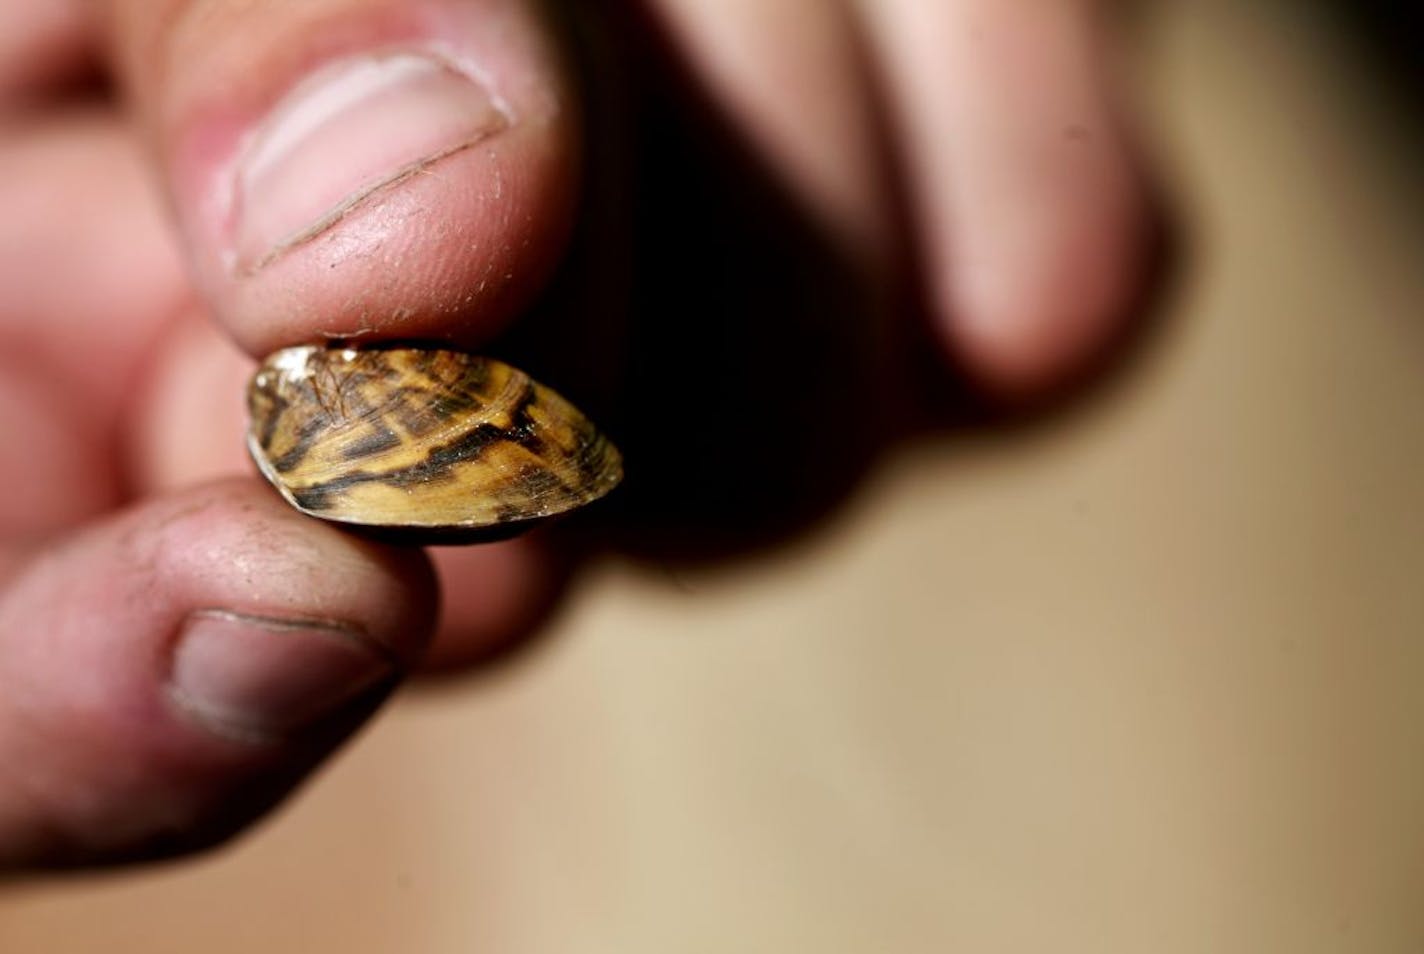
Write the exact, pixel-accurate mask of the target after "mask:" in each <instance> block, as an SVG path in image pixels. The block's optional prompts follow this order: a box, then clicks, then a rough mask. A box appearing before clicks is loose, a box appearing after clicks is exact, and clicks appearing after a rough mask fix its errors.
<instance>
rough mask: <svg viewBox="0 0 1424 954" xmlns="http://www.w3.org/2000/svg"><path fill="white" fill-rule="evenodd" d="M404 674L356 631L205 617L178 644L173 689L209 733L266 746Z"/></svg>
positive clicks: (206, 613) (196, 618) (224, 615)
mask: <svg viewBox="0 0 1424 954" xmlns="http://www.w3.org/2000/svg"><path fill="white" fill-rule="evenodd" d="M399 668H400V667H399V664H398V663H397V661H396V658H395V656H394V654H393V653H392V652H390V651H389V650H387V649H386V648H385V647H383V646H381V645H380V644H379V643H377V642H376V641H375V640H373V639H372V638H371V637H370V636H368V635H367V634H365V633H364V632H362V631H361V630H359V629H357V628H355V627H348V626H346V625H344V624H341V623H336V622H330V621H325V620H305V619H280V618H269V617H264V616H252V615H248V614H243V613H234V612H229V611H226V610H202V611H199V612H197V613H194V614H193V616H192V617H190V618H189V620H188V623H187V625H186V627H185V628H184V630H183V632H182V634H181V635H180V637H179V641H178V644H177V646H176V648H175V651H174V656H173V670H172V675H171V682H170V687H169V688H170V692H171V695H172V697H173V699H174V701H175V702H176V703H177V704H178V706H179V707H180V708H182V709H183V710H184V711H185V712H186V713H187V714H188V715H189V716H190V717H191V718H193V719H194V720H195V721H197V722H198V723H200V724H201V725H203V726H204V727H205V728H207V729H209V730H211V731H213V732H216V733H217V734H219V735H224V736H229V737H234V738H241V739H249V740H253V741H265V740H271V739H279V738H282V737H285V736H288V735H291V734H293V733H296V732H299V731H300V730H302V729H305V728H307V727H308V726H311V725H313V724H314V723H317V722H319V721H321V720H322V719H323V718H324V717H326V716H329V715H332V714H334V713H335V712H337V711H338V710H340V709H341V708H342V707H343V706H345V705H346V704H347V703H350V702H352V701H354V700H355V699H356V698H357V697H358V696H361V695H362V694H363V693H365V692H366V691H368V690H371V691H374V690H375V689H376V688H377V687H378V686H381V687H384V686H385V685H386V684H387V683H389V682H390V681H391V680H393V679H394V678H395V677H396V675H397V674H398V671H399Z"/></svg>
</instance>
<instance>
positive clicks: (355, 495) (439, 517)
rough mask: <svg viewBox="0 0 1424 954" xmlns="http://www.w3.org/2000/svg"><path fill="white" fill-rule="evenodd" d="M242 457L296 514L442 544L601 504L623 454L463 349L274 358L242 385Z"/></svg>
mask: <svg viewBox="0 0 1424 954" xmlns="http://www.w3.org/2000/svg"><path fill="white" fill-rule="evenodd" d="M247 404H248V412H249V414H250V417H251V427H250V430H249V431H248V438H247V444H248V450H249V451H250V452H251V454H252V458H253V460H255V461H256V462H257V466H258V468H259V469H261V471H262V474H263V476H265V477H266V478H267V479H268V480H269V481H270V482H271V483H272V485H273V486H275V487H276V488H277V489H278V490H279V491H280V492H281V494H282V496H283V497H285V498H286V499H287V501H288V502H289V503H291V504H292V506H294V507H296V508H297V509H298V510H301V511H302V512H303V513H308V514H311V515H312V516H314V517H321V518H323V519H325V520H332V521H336V522H339V523H345V524H353V525H356V526H361V527H368V528H375V529H379V530H382V531H391V532H396V533H397V534H399V535H400V536H403V537H405V536H410V537H414V538H416V539H417V540H419V539H420V538H422V537H428V538H430V540H431V541H432V542H438V541H440V540H443V539H448V538H451V537H454V538H457V539H469V540H477V539H481V538H497V537H501V536H508V535H510V534H511V533H515V532H518V531H519V530H522V529H524V528H526V527H527V525H528V524H529V523H530V522H531V521H536V520H539V519H542V518H544V517H551V516H554V515H555V514H560V513H564V512H565V511H568V510H572V509H574V508H575V507H579V506H582V505H584V504H586V503H590V502H592V501H594V500H597V499H598V498H599V497H602V496H603V495H604V494H606V493H608V492H609V491H610V490H612V489H613V488H614V486H616V485H617V484H618V481H619V480H620V479H621V478H622V475H623V470H622V462H621V459H620V457H619V454H618V451H617V449H616V448H614V446H613V445H612V444H611V443H609V441H608V440H607V439H605V438H604V437H603V436H602V435H601V434H599V433H598V431H597V430H595V429H594V426H593V425H592V424H591V423H589V421H588V419H587V418H586V417H584V416H583V415H582V414H581V413H580V412H579V411H578V410H577V409H576V408H575V407H574V406H573V405H571V404H569V402H568V401H565V400H564V399H563V398H561V397H559V395H557V394H555V393H554V392H553V391H551V390H549V389H548V388H546V387H544V386H543V385H541V384H537V383H535V382H534V381H532V380H530V378H529V376H528V375H526V374H524V373H523V372H522V371H518V370H516V369H514V368H511V367H510V366H509V365H507V364H501V363H500V362H498V361H493V360H491V359H489V358H481V357H476V356H474V355H469V354H464V353H462V352H458V351H445V350H438V349H416V348H374V349H352V348H319V347H301V348H288V349H286V350H284V351H278V352H277V353H276V354H273V355H272V356H271V357H269V358H268V359H267V360H266V361H265V362H264V363H263V364H262V366H261V367H260V368H258V369H257V372H256V373H255V374H254V375H253V376H252V381H251V383H250V384H249V385H248V390H247Z"/></svg>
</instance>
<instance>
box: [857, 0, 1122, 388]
mask: <svg viewBox="0 0 1424 954" xmlns="http://www.w3.org/2000/svg"><path fill="white" fill-rule="evenodd" d="M860 8H861V12H862V15H863V17H864V19H865V20H866V22H867V24H868V25H869V28H870V30H871V33H872V35H873V36H874V38H875V44H876V47H877V49H878V55H879V61H880V63H881V64H882V68H883V70H884V72H885V75H886V78H887V81H888V86H889V89H890V91H891V93H892V96H893V99H894V102H895V103H896V104H897V107H898V120H899V123H900V125H901V127H902V129H903V134H904V139H905V143H904V145H905V148H904V154H905V156H906V158H907V172H908V173H909V175H910V177H911V180H912V186H911V190H912V193H913V195H914V198H915V203H914V204H915V207H916V208H917V209H919V210H920V218H921V223H920V225H921V230H920V231H921V234H922V236H923V240H924V248H925V267H926V269H927V271H928V273H929V276H930V283H931V285H932V286H933V287H932V296H931V297H932V299H933V303H934V305H935V306H936V308H937V310H938V312H939V317H940V320H941V323H942V328H943V330H944V332H945V334H946V336H947V338H948V340H949V341H950V342H951V343H952V346H953V347H954V348H955V349H956V350H957V351H958V352H959V353H960V354H961V355H962V356H963V357H964V358H965V359H966V361H967V362H968V364H969V365H970V367H971V369H972V370H973V371H975V372H977V373H978V374H979V375H981V376H982V377H983V378H984V379H985V381H987V382H988V383H989V384H990V385H992V386H995V387H998V388H999V389H1001V390H1002V391H1004V392H1006V393H1008V394H1014V395H1024V394H1029V393H1034V392H1037V391H1039V390H1041V389H1043V388H1045V387H1048V386H1051V385H1053V384H1055V383H1057V382H1058V381H1060V380H1061V379H1062V378H1063V377H1064V376H1065V375H1067V374H1070V373H1071V372H1072V371H1073V370H1074V369H1076V368H1078V367H1079V366H1081V365H1082V364H1083V362H1085V361H1087V360H1089V359H1090V358H1091V356H1093V355H1094V353H1095V352H1096V351H1097V350H1098V349H1099V348H1100V347H1101V346H1102V345H1103V344H1104V343H1105V341H1106V340H1107V339H1108V338H1110V337H1111V336H1112V335H1113V333H1114V332H1115V330H1116V329H1117V328H1118V327H1119V326H1120V325H1121V323H1122V322H1123V320H1124V319H1125V317H1126V312H1127V311H1128V309H1129V308H1130V306H1131V305H1132V304H1133V302H1134V299H1135V298H1136V297H1137V295H1138V292H1139V289H1140V285H1141V283H1142V282H1143V281H1144V279H1145V263H1144V261H1143V258H1144V232H1145V220H1146V213H1145V211H1144V201H1143V197H1142V191H1141V189H1140V186H1139V181H1138V178H1137V175H1136V173H1135V170H1134V165H1133V157H1132V156H1131V155H1129V150H1128V148H1127V146H1126V144H1125V142H1124V138H1123V136H1122V133H1121V127H1120V125H1119V121H1118V118H1117V116H1116V114H1115V112H1114V105H1115V104H1114V103H1113V101H1112V97H1111V95H1110V94H1109V92H1108V83H1109V79H1108V73H1109V68H1108V62H1107V56H1106V53H1105V51H1104V49H1103V37H1102V35H1101V30H1100V29H1099V24H1098V22H1097V5H1096V4H1094V3H1092V2H1090V0H1052V2H1048V3H1035V4H1013V3H1001V2H997V0H947V2H943V3H923V2H921V0H875V2H873V3H871V2H864V3H861V4H860Z"/></svg>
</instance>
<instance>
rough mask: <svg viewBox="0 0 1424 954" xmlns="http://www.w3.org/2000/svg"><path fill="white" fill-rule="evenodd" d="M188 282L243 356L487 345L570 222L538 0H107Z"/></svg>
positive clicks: (565, 161)
mask: <svg viewBox="0 0 1424 954" xmlns="http://www.w3.org/2000/svg"><path fill="white" fill-rule="evenodd" d="M105 6H106V8H107V11H108V14H109V18H108V21H107V22H108V25H109V30H110V33H111V36H112V42H113V45H114V47H115V57H116V60H117V62H118V64H119V66H120V71H121V74H122V76H123V78H124V79H125V80H126V84H127V88H128V90H129V91H130V95H131V97H132V99H133V102H134V104H135V107H136V109H137V112H138V114H139V115H140V116H141V117H142V119H143V123H144V127H145V129H146V130H147V132H148V135H149V137H150V139H151V144H152V147H153V150H154V154H155V155H156V156H157V157H158V159H159V162H160V166H161V168H162V170H163V174H164V177H165V179H166V184H167V186H168V188H169V190H170V193H171V196H172V200H173V204H174V207H175V210H176V213H177V217H178V219H179V221H180V223H181V225H182V227H183V231H184V233H185V235H186V237H187V240H188V245H189V248H190V252H191V256H192V259H193V264H194V267H195V272H196V274H197V276H198V278H199V283H200V285H201V288H202V289H203V291H204V292H205V293H206V295H207V297H208V300H209V302H210V304H211V305H212V307H213V308H214V310H215V311H216V313H217V315H218V317H219V318H220V319H222V320H223V321H224V322H225V323H226V325H227V327H228V328H229V330H230V331H231V332H232V333H233V334H234V335H235V336H236V337H237V339H238V341H239V342H240V343H241V344H242V345H243V346H244V347H245V348H247V349H248V350H249V351H251V352H253V353H263V352H267V351H270V350H272V349H273V348H275V347H278V346H281V345H286V344H290V343H293V342H295V341H301V340H310V339H312V338H314V337H317V336H318V335H320V334H331V335H343V336H357V335H361V334H376V335H382V336H385V337H447V338H455V339H478V338H481V337H484V336H487V335H488V334H489V333H490V331H491V330H492V329H493V328H494V327H495V326H496V325H497V324H498V323H499V322H500V321H502V320H504V319H506V318H508V317H509V316H510V315H511V314H513V313H514V311H515V310H516V309H517V308H518V307H519V306H520V305H521V304H523V303H525V302H526V301H527V300H528V298H529V297H530V296H531V295H532V294H533V292H534V291H535V290H536V289H538V287H539V286H540V283H541V281H542V279H543V277H544V276H545V274H546V273H547V271H548V270H549V268H550V267H551V265H552V263H553V262H554V260H555V259H556V257H557V255H558V253H559V251H560V249H561V246H562V242H563V239H564V237H565V235H566V233H567V229H568V224H569V218H570V215H571V205H572V197H573V192H574V189H573V186H574V178H575V168H576V163H575V159H576V154H575V147H574V117H573V112H572V110H571V107H570V104H569V102H568V96H567V92H566V90H565V88H564V85H563V83H562V80H561V77H560V73H559V70H558V68H557V66H556V63H555V57H554V52H553V50H552V48H551V43H550V40H549V37H548V36H547V30H546V28H545V26H544V24H543V21H542V20H541V19H539V18H538V17H536V16H535V14H534V11H533V6H534V4H533V2H532V0H486V2H482V3H477V4H471V3H467V2H463V0H419V2H412V0H310V2H304V3H300V4H296V3H262V4H255V3H249V2H244V0H213V2H201V3H200V2H195V0H163V2H155V0H108V2H107V3H106V4H105Z"/></svg>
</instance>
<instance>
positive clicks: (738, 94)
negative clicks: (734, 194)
mask: <svg viewBox="0 0 1424 954" xmlns="http://www.w3.org/2000/svg"><path fill="white" fill-rule="evenodd" d="M649 5H650V6H651V7H653V8H654V13H655V14H656V16H657V18H658V19H659V20H660V21H661V23H662V24H663V25H664V26H665V28H666V30H667V32H668V33H669V34H670V36H671V38H672V39H673V41H674V42H675V43H676V45H677V46H678V47H679V49H680V51H681V52H682V53H683V54H684V55H685V57H686V60H687V62H688V63H689V64H690V65H691V66H692V67H693V68H694V70H695V71H696V72H697V74H698V76H699V78H700V79H701V80H702V82H703V83H704V84H705V85H706V87H707V89H708V91H709V92H710V93H711V94H712V95H713V97H714V98H715V99H716V100H717V102H718V104H719V106H721V107H722V108H723V109H724V110H725V111H726V113H727V115H728V116H729V118H730V119H731V120H732V121H733V122H734V123H735V124H736V125H737V126H738V128H739V131H740V132H742V133H743V134H744V135H746V136H747V138H748V139H749V141H750V142H751V143H752V144H753V145H754V146H755V147H756V148H757V149H758V150H759V151H760V154H761V155H762V157H763V158H764V159H765V160H766V161H767V163H768V164H769V166H770V167H771V168H772V169H773V170H774V171H775V172H776V173H777V174H779V175H780V176H781V178H782V180H783V182H784V183H785V184H786V185H787V187H788V188H790V189H791V190H793V191H794V192H795V193H796V194H797V197H798V198H799V199H801V200H802V201H803V202H804V204H805V205H806V207H807V208H808V209H810V210H811V211H812V212H813V213H814V215H816V216H817V217H818V218H819V219H820V220H821V221H822V222H823V223H824V224H826V225H827V226H829V227H830V228H831V229H833V230H834V232H836V233H837V234H839V235H840V236H842V237H843V238H845V239H846V240H847V243H848V244H849V246H850V247H851V248H852V250H853V251H855V252H856V253H858V254H859V255H860V256H861V257H862V258H863V259H872V260H873V259H876V258H880V257H883V256H884V254H885V250H886V247H887V245H888V244H889V237H890V235H891V233H892V226H893V222H892V220H891V217H890V216H889V214H888V208H889V204H890V203H889V201H888V198H887V194H886V190H885V188H884V169H883V168H882V166H881V162H880V158H881V157H880V155H879V153H878V152H877V151H876V149H875V146H874V143H875V133H876V132H877V130H876V129H875V122H874V118H873V115H872V112H871V109H872V101H871V98H870V96H869V94H868V86H867V75H866V73H865V70H864V65H865V64H864V56H863V54H864V51H863V50H862V48H861V46H860V43H859V37H858V34H857V33H856V30H855V25H854V22H853V20H852V18H851V17H849V16H847V15H846V12H845V9H844V8H843V7H842V5H841V4H840V3H839V2H836V3H828V2H827V0H782V2H778V3H766V2H765V0H724V2H721V3H716V4H708V3H703V2H701V0H649Z"/></svg>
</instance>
